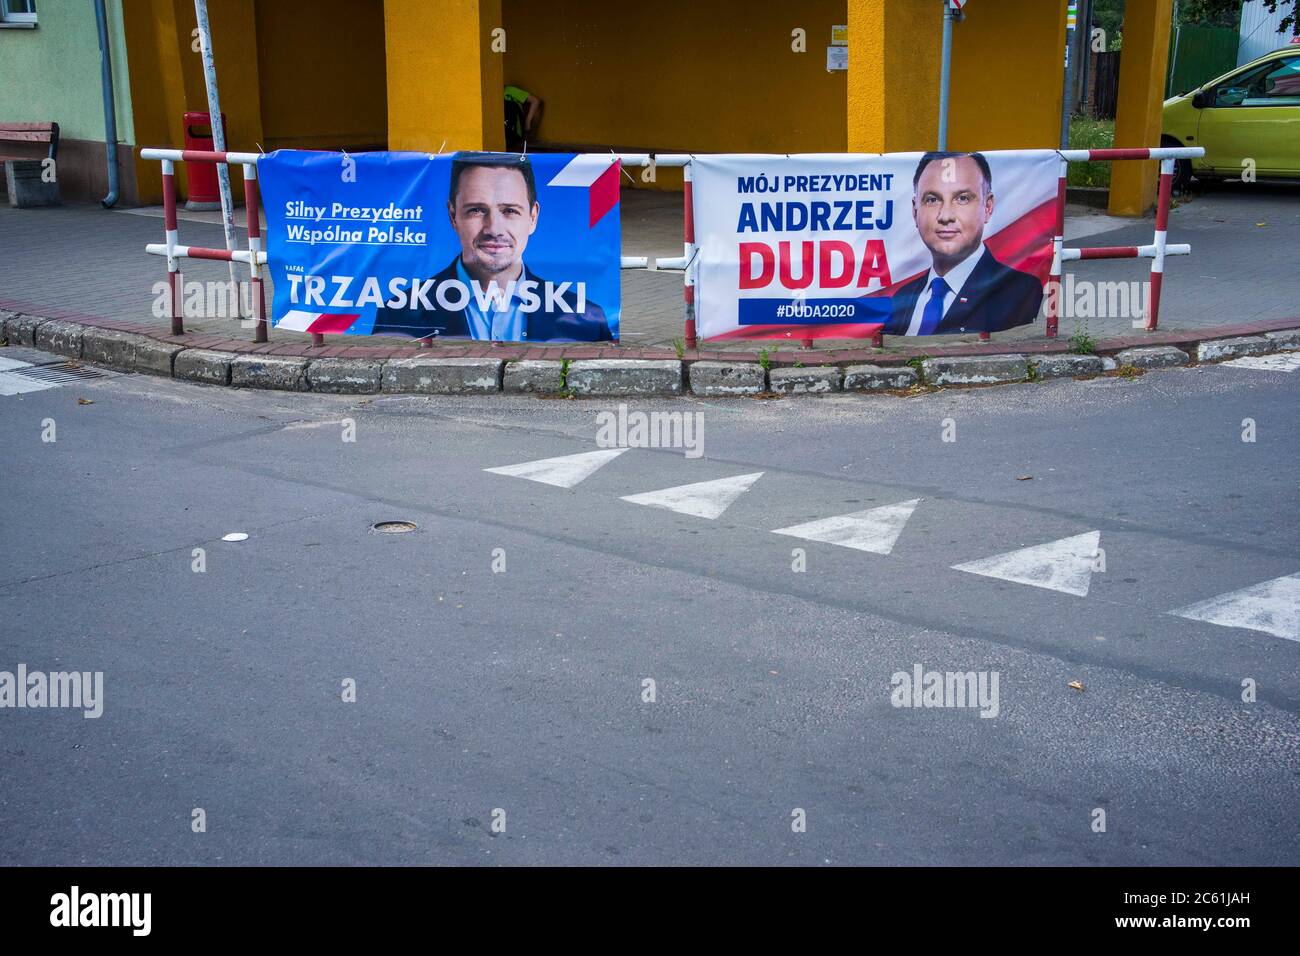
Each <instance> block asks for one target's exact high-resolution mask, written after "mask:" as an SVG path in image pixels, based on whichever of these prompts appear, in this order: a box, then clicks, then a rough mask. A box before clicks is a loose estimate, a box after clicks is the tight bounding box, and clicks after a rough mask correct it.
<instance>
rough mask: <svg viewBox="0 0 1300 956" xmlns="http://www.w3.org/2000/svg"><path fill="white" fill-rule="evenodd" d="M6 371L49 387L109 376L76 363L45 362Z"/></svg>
mask: <svg viewBox="0 0 1300 956" xmlns="http://www.w3.org/2000/svg"><path fill="white" fill-rule="evenodd" d="M8 371H9V373H10V374H11V375H21V376H23V378H30V379H33V380H34V381H37V382H48V383H50V384H51V385H66V384H68V383H70V382H80V381H84V380H85V379H88V378H108V377H109V374H110V373H107V372H103V371H101V370H99V369H97V368H90V367H89V366H87V365H81V364H79V363H77V362H45V363H44V364H42V365H29V366H26V367H25V368H12V369H8Z"/></svg>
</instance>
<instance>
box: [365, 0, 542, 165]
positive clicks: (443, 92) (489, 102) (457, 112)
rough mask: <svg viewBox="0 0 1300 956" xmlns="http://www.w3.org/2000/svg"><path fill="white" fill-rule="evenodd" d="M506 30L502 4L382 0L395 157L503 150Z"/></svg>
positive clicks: (482, 0)
mask: <svg viewBox="0 0 1300 956" xmlns="http://www.w3.org/2000/svg"><path fill="white" fill-rule="evenodd" d="M539 6H541V5H539ZM547 6H549V5H547ZM501 28H502V25H501V0H384V30H385V46H386V50H387V68H388V148H389V149H394V150H399V149H410V150H423V151H426V152H438V151H439V150H440V149H445V150H447V151H453V150H458V149H485V148H486V149H504V148H505V133H504V107H503V101H502V89H503V87H504V85H505V84H504V82H503V80H502V57H503V56H504V54H503V53H498V52H494V51H493V50H492V45H493V40H494V37H493V35H492V33H493V31H494V30H499V29H501Z"/></svg>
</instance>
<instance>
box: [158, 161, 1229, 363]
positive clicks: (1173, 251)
mask: <svg viewBox="0 0 1300 956" xmlns="http://www.w3.org/2000/svg"><path fill="white" fill-rule="evenodd" d="M1057 154H1058V155H1059V156H1060V157H1061V166H1060V177H1059V180H1058V184H1057V198H1056V228H1055V235H1054V236H1053V238H1052V268H1051V274H1050V276H1049V277H1048V283H1049V285H1050V284H1052V283H1055V284H1056V286H1057V288H1058V289H1059V287H1060V282H1061V272H1062V263H1064V262H1069V261H1074V260H1078V259H1150V260H1151V295H1150V297H1149V300H1148V306H1147V314H1146V316H1145V322H1144V328H1145V329H1146V330H1147V331H1155V329H1156V326H1157V323H1158V321H1159V312H1160V287H1161V284H1162V280H1163V276H1164V266H1165V257H1166V256H1185V255H1189V254H1190V253H1191V251H1192V248H1191V246H1190V245H1188V244H1186V243H1181V244H1174V245H1171V244H1169V242H1168V230H1169V205H1170V201H1171V196H1172V191H1173V178H1174V168H1175V163H1176V161H1177V160H1179V159H1194V158H1199V157H1201V156H1204V155H1205V150H1204V148H1202V147H1199V146H1196V147H1155V148H1150V149H1066V150H1058V151H1057ZM260 155H261V154H259V153H237V152H229V151H227V152H215V151H204V150H188V149H187V150H181V149H155V148H146V149H142V150H141V151H140V156H141V158H142V159H156V160H160V161H161V162H162V183H163V220H164V228H165V230H166V242H164V243H150V244H149V245H147V246H145V251H146V252H147V253H149V254H150V255H157V256H166V257H167V281H168V287H169V303H170V305H169V313H170V319H171V328H172V334H173V335H181V334H183V333H184V331H185V322H184V310H183V307H182V304H181V290H182V287H183V282H182V281H181V278H180V277H181V272H180V261H181V260H182V259H210V260H216V261H222V262H230V261H235V262H247V263H248V267H249V278H250V280H251V282H252V286H253V302H254V308H255V325H254V328H255V331H254V334H253V341H255V342H266V341H267V339H268V335H267V331H268V322H267V318H266V293H265V289H264V287H263V284H262V266H263V265H265V264H266V251H265V250H264V249H263V248H262V224H261V217H260V214H259V209H260V191H259V188H258V182H257V160H258V157H259V156H260ZM602 155H603V154H602ZM693 158H694V157H693V156H692V155H691V154H689V153H668V154H664V155H655V154H653V153H613V152H611V153H610V154H609V159H610V161H611V162H613V161H615V160H617V161H618V162H619V163H621V164H622V165H623V166H632V167H644V166H663V167H665V168H669V167H680V168H681V169H682V180H683V182H682V186H683V188H682V211H683V243H682V255H681V256H680V257H676V256H674V257H665V258H655V260H654V263H655V264H654V268H655V269H658V270H665V271H680V272H682V274H683V299H684V303H685V318H684V324H683V339H684V343H685V347H686V348H690V349H693V348H695V347H696V346H697V344H698V342H697V338H696V331H695V268H694V267H695V257H696V255H697V253H698V251H699V247H698V246H697V245H696V242H695V216H694V211H693V208H692V200H693V196H692V176H691V161H692V159H693ZM1153 159H1154V160H1159V161H1160V185H1159V192H1158V198H1157V201H1156V224H1155V236H1154V240H1153V242H1152V243H1151V245H1146V246H1098V247H1092V248H1078V249H1067V248H1065V207H1066V179H1067V177H1068V173H1069V164H1070V163H1078V162H1097V161H1115V160H1153ZM177 161H184V162H201V163H228V164H231V165H239V166H242V167H243V173H244V205H245V209H246V212H247V216H246V218H247V220H248V249H246V250H241V249H234V250H231V249H210V248H205V247H202V246H183V245H180V243H179V241H178V238H179V237H178V229H177V223H176V184H175V163H176V162H177ZM649 264H650V257H648V256H622V257H621V258H620V261H619V265H620V267H621V268H624V269H640V268H646V267H648V266H649ZM1060 308H1061V305H1060V296H1059V294H1058V295H1056V296H1053V297H1050V298H1049V299H1048V309H1047V313H1046V334H1047V337H1048V338H1055V337H1056V335H1057V331H1058V327H1059V321H1060ZM979 337H980V338H981V339H983V340H987V339H988V338H989V333H988V332H981V333H980V334H979ZM324 341H325V340H324V336H323V335H320V334H316V333H313V334H312V344H313V345H322V344H324ZM871 342H872V345H874V346H875V347H877V348H880V347H882V346H883V345H884V336H883V334H882V333H880V332H877V333H876V334H875V336H874V337H873V338H872V340H871ZM421 344H422V345H429V344H431V343H429V342H427V341H424V340H421ZM801 344H802V346H803V347H804V348H809V349H810V348H812V347H813V340H812V339H803V340H801Z"/></svg>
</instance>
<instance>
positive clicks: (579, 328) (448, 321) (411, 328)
mask: <svg viewBox="0 0 1300 956" xmlns="http://www.w3.org/2000/svg"><path fill="white" fill-rule="evenodd" d="M458 262H460V258H459V257H457V258H455V259H453V260H452V261H451V265H449V266H447V268H445V269H443V270H442V271H441V272H439V273H438V274H437V275H436V276H434V277H433V281H434V290H436V289H437V287H438V285H440V284H441V283H443V282H446V281H448V280H453V279H457V278H459V276H458V274H457V272H456V265H457V263H458ZM525 279H531V280H532V281H533V282H536V283H537V284H538V286H537V295H538V296H539V297H540V298H541V300H542V302H541V306H545V304H546V292H545V289H546V286H545V280H544V279H541V278H539V277H538V276H537V275H535V274H534V273H533V272H532V271H531V270H530V269H529V268H528V266H527V264H525V265H524V273H523V279H521V280H520V281H523V280H525ZM470 294H471V296H472V295H473V290H471V291H470ZM426 298H427V299H428V300H429V301H430V302H433V308H432V309H426V308H424V306H423V305H421V306H419V307H418V308H415V309H410V308H406V309H394V308H389V307H388V306H380V307H379V309H378V311H377V312H376V313H375V328H374V332H373V333H372V334H374V335H409V336H411V337H412V338H417V339H423V338H430V337H437V338H468V337H469V335H470V328H469V318H468V317H467V316H466V315H465V309H457V310H455V311H452V310H449V309H444V308H442V307H441V306H440V305H438V303H437V302H436V301H435V300H434V294H433V291H430V292H429V294H428V295H427V296H426ZM560 298H561V299H563V300H564V301H565V303H567V304H568V306H569V308H570V309H573V310H574V311H572V312H560V311H553V312H547V311H545V309H544V308H542V307H539V308H538V309H537V311H536V312H525V313H524V314H523V319H524V332H523V335H524V341H525V342H609V341H612V340H613V338H614V337H613V336H612V335H611V334H610V331H609V323H608V322H606V321H605V310H604V309H602V308H601V307H600V306H599V305H597V304H596V303H595V302H592V301H591V300H590V299H588V300H587V307H586V309H585V310H584V311H582V312H578V311H577V308H578V296H577V293H576V292H574V291H572V290H569V291H567V292H565V293H564V294H563V295H562V296H560Z"/></svg>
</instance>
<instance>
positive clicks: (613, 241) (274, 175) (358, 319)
mask: <svg viewBox="0 0 1300 956" xmlns="http://www.w3.org/2000/svg"><path fill="white" fill-rule="evenodd" d="M257 171H258V178H259V180H260V181H261V190H262V201H263V205H264V207H265V209H266V221H267V264H268V266H269V268H270V274H271V279H272V281H273V282H274V285H275V298H274V303H273V307H272V322H273V324H274V325H275V327H276V328H282V329H295V330H298V331H301V332H319V333H335V334H344V335H400V336H407V337H410V338H416V339H427V338H435V337H436V338H460V339H482V340H491V341H498V342H599V341H607V342H608V341H617V340H618V326H619V312H620V305H619V303H620V291H619V257H620V252H621V248H620V230H619V202H618V199H619V192H618V189H619V174H620V170H619V164H618V162H617V161H616V160H614V159H613V158H612V157H607V156H583V155H574V154H569V153H540V154H532V155H528V156H525V155H522V154H518V153H477V152H476V153H469V152H460V153H450V154H447V155H439V156H431V155H429V154H427V153H384V152H381V153H358V154H355V155H351V154H347V153H333V152H310V151H301V150H277V151H275V152H273V153H270V154H268V155H266V156H262V157H261V158H259V160H258V163H257Z"/></svg>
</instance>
